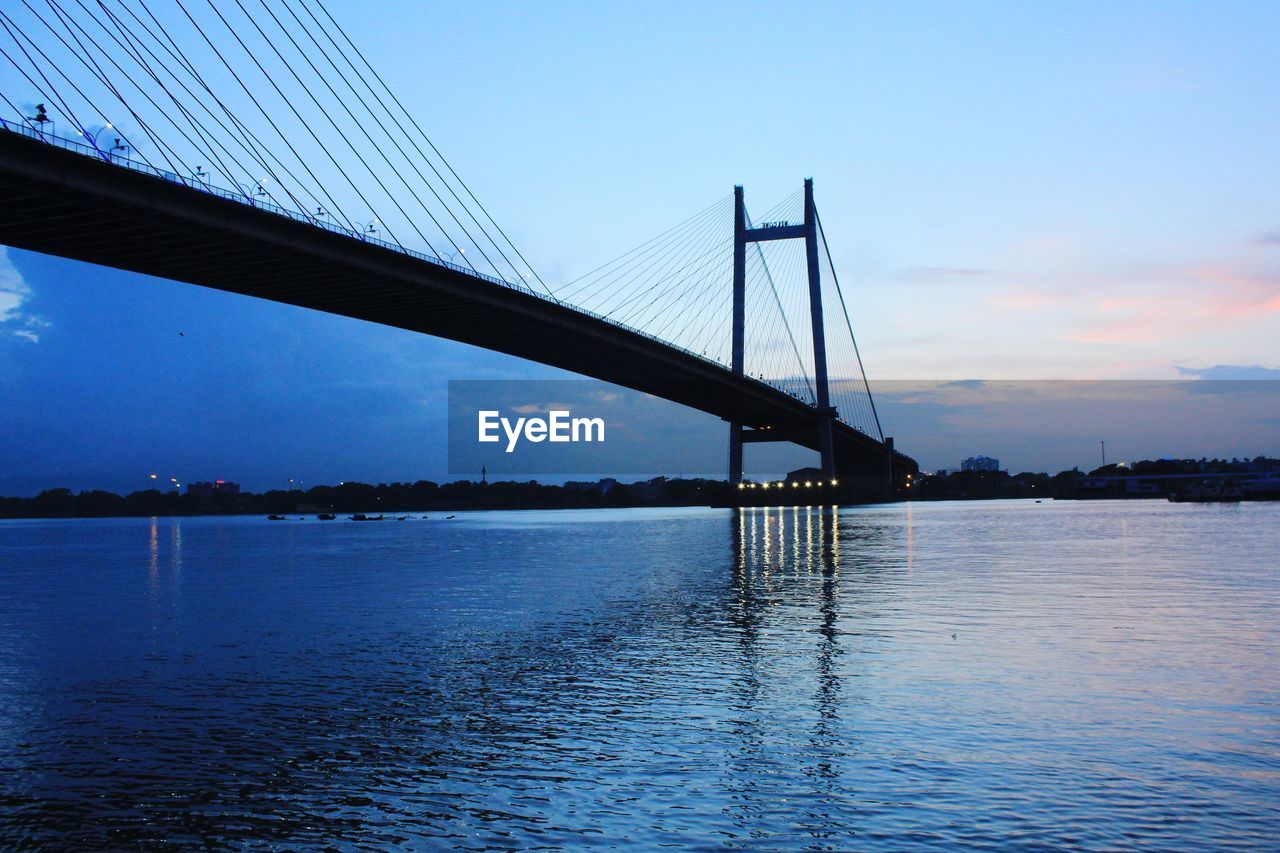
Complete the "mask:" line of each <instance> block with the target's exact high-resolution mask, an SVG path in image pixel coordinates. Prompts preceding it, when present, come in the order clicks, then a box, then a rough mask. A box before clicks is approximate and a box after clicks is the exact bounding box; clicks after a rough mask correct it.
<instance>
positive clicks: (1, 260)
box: [0, 246, 49, 343]
mask: <svg viewBox="0 0 1280 853" xmlns="http://www.w3.org/2000/svg"><path fill="white" fill-rule="evenodd" d="M30 299H31V288H30V287H28V286H27V283H26V281H25V280H23V278H22V273H20V272H18V268H17V267H15V266H14V265H13V261H11V260H10V259H9V253H8V250H7V249H5V248H4V247H3V246H0V333H4V332H7V333H9V334H11V335H13V336H14V337H17V338H22V339H23V340H27V341H30V342H32V343H38V342H39V340H40V333H39V330H40V329H44V328H47V327H48V326H49V323H48V322H47V321H45V320H44V319H42V318H40V317H37V316H36V315H34V314H30V313H27V312H26V311H25V310H24V307H25V305H26V303H27V301H28V300H30Z"/></svg>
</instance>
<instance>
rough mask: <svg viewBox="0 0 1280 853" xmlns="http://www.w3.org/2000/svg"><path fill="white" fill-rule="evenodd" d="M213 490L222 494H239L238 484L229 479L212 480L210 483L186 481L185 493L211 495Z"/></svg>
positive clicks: (206, 496)
mask: <svg viewBox="0 0 1280 853" xmlns="http://www.w3.org/2000/svg"><path fill="white" fill-rule="evenodd" d="M214 492H218V493H220V494H224V495H238V494H240V484H239V483H232V482H231V481H229V480H214V481H213V482H212V483H187V494H189V495H195V496H196V497H198V498H208V497H212V496H213V493H214Z"/></svg>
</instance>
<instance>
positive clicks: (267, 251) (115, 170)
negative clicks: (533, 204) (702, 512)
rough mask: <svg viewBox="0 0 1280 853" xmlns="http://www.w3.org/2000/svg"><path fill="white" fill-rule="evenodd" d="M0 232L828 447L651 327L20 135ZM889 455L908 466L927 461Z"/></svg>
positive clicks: (773, 404) (3, 163) (872, 447)
mask: <svg viewBox="0 0 1280 853" xmlns="http://www.w3.org/2000/svg"><path fill="white" fill-rule="evenodd" d="M0 243H4V244H6V245H9V246H14V247H16V248H21V249H28V250H31V251H35V252H42V253H45V254H49V255H57V256H60V257H64V258H71V259H74V260H79V261H87V262H89V263H94V264H101V265H103V266H108V267H114V268H117V269H123V270H128V271H131V272H137V273H143V274H146V275H152V276H157V277H160V278H165V279H171V280H174V281H180V282H186V283H190V284H196V285H201V286H204V287H211V288H216V289H218V290H225V291H230V292H234V293H241V294H245V295H248V296H255V297H258V298H261V299H270V300H273V301H276V302H283V303H287V304H290V305H297V306H301V307H304V308H312V309H316V310H319V311H326V312H329V313H332V314H340V315H343V316H347V317H353V318H357V319H360V320H368V321H371V322H375V323H381V324H384V325H387V326H394V327H396V328H401V329H408V330H411V331H415V332H422V333H424V334H429V335H435V336H438V337H443V338H449V339H451V340H455V341H460V342H462V343H467V344H472V345H474V346H479V347H484V348H485V349H491V350H496V351H499V352H504V353H508V354H510V355H514V356H518V357H520V358H525V359H529V360H532V361H537V362H540V363H543V364H547V365H551V366H554V367H559V368H562V369H565V370H568V371H571V372H573V373H577V374H581V375H584V376H589V377H593V378H595V379H600V380H603V381H606V382H612V383H615V384H618V385H621V386H625V387H629V388H634V389H636V390H639V391H642V392H645V393H651V394H655V395H657V396H660V397H663V398H666V399H669V400H672V401H674V402H677V403H681V404H683V405H686V406H690V407H692V408H695V409H699V410H701V411H704V412H707V413H709V414H712V415H716V416H718V417H721V418H724V419H725V420H729V421H736V422H738V423H742V424H745V425H748V426H750V427H753V428H756V429H763V428H765V427H769V428H771V430H781V431H786V432H787V433H788V434H790V435H793V436H794V439H793V440H795V441H796V442H797V443H799V444H802V445H805V446H808V447H812V448H815V449H816V446H817V443H816V438H815V437H814V435H815V430H814V418H815V415H814V410H813V409H812V408H811V407H809V406H808V405H806V404H805V403H804V402H802V401H800V400H797V399H795V398H793V397H791V396H789V395H788V394H786V393H784V392H782V391H779V390H777V389H775V388H773V387H771V386H768V385H766V384H764V383H762V382H759V381H757V380H754V379H750V378H748V377H743V376H734V375H733V374H732V373H731V372H730V371H729V370H728V369H726V368H724V367H723V366H721V365H719V364H716V363H713V362H710V361H707V360H706V359H703V358H700V357H698V356H696V355H694V354H692V353H688V352H685V351H683V350H679V349H676V348H674V347H671V346H669V345H667V344H665V343H663V342H661V341H658V340H655V339H653V338H650V337H648V336H646V335H643V334H641V333H638V332H635V331H632V330H629V329H626V328H622V327H620V326H618V325H616V324H613V323H610V322H609V321H607V320H604V319H602V318H599V317H596V316H593V315H590V314H587V313H584V312H581V311H578V310H576V309H573V308H569V307H566V306H563V305H560V304H557V303H555V302H553V301H551V300H549V299H546V298H543V297H539V296H536V295H534V294H532V293H528V292H525V291H522V290H520V289H517V288H514V287H510V286H504V285H502V284H499V283H496V282H492V281H488V280H486V279H483V278H480V277H477V276H473V275H470V274H468V273H466V272H462V271H459V270H456V269H452V268H450V267H447V266H444V265H441V264H437V263H433V262H431V261H427V260H423V259H421V258H417V257H413V256H411V255H407V254H404V253H401V252H397V251H393V250H391V249H387V248H384V247H381V246H378V245H376V244H373V243H368V242H365V241H362V240H359V239H357V238H355V237H352V236H349V235H346V234H339V233H334V232H331V231H328V230H325V229H323V228H319V227H316V226H314V225H311V224H309V223H306V222H299V221H295V220H292V219H289V218H287V217H284V216H280V215H278V214H275V213H271V212H269V211H265V210H260V209H256V208H253V207H251V206H249V205H246V204H243V203H241V202H238V201H233V200H230V199H225V198H221V197H218V196H215V195H212V194H210V193H206V192H203V191H200V190H197V189H192V188H190V187H186V186H183V185H181V184H178V183H174V182H171V181H167V180H164V179H162V178H158V177H154V176H151V175H147V174H144V173H140V172H136V171H132V170H129V169H125V168H122V167H120V166H115V165H111V164H107V163H103V162H101V161H97V160H94V159H92V158H89V157H85V156H83V155H80V154H76V153H74V152H70V151H65V150H62V149H60V148H56V147H54V146H52V145H49V144H46V143H43V142H40V141H37V140H32V139H27V138H25V137H22V136H20V135H18V134H14V133H9V132H0ZM834 439H835V451H836V453H835V455H836V458H837V460H838V470H840V471H841V472H842V474H843V475H844V476H845V478H846V479H849V478H852V477H857V478H861V477H864V476H867V475H868V474H869V473H870V472H872V471H875V472H883V471H885V470H887V465H886V460H887V459H888V458H889V454H890V452H891V451H889V450H888V448H886V446H885V445H884V444H882V443H881V442H879V441H877V440H875V439H872V438H870V437H868V436H866V435H865V434H863V433H861V432H859V431H857V430H855V429H853V428H852V427H849V426H847V425H844V424H837V425H836V430H835V436H834ZM892 456H893V460H894V465H893V468H894V470H895V471H900V472H902V474H905V472H906V471H908V470H910V471H914V470H915V469H916V466H915V463H914V462H913V461H912V460H911V459H909V458H908V457H905V456H902V455H901V454H897V453H894V454H892ZM880 476H882V475H880V474H877V480H878V479H879V477H880ZM899 476H901V474H900V475H899Z"/></svg>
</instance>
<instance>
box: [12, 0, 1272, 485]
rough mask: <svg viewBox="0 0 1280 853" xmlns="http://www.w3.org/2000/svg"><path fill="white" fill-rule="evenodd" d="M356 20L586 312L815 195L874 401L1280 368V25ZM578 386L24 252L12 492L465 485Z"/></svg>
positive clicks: (360, 37)
mask: <svg viewBox="0 0 1280 853" xmlns="http://www.w3.org/2000/svg"><path fill="white" fill-rule="evenodd" d="M329 6H330V9H331V10H332V11H333V13H334V15H335V16H336V17H338V18H339V20H341V21H342V23H343V24H344V25H346V26H347V27H348V29H349V31H350V32H351V35H352V37H353V38H354V39H355V40H356V41H357V43H359V44H360V45H361V46H363V47H365V48H367V49H369V51H370V53H371V55H372V56H373V58H374V62H375V64H376V65H377V67H378V69H379V70H380V71H381V73H382V74H383V76H384V77H385V78H386V79H387V81H388V82H389V83H390V84H391V86H392V88H393V89H394V90H395V91H396V92H397V93H398V94H399V95H400V96H401V98H402V99H403V100H404V101H405V102H406V104H407V106H408V107H409V109H410V111H411V112H412V113H413V114H414V115H415V116H417V117H418V118H419V119H420V121H421V122H422V124H423V125H424V127H426V128H427V130H428V132H429V133H430V134H431V135H432V138H433V139H434V140H435V142H436V143H437V144H438V145H439V146H440V148H441V149H442V150H443V151H444V152H445V153H446V155H448V156H449V158H450V160H451V161H452V163H453V165H454V166H455V167H456V168H457V169H458V171H459V172H460V173H461V174H462V175H463V176H464V177H465V178H466V179H467V181H468V182H469V184H470V185H471V186H472V188H473V189H474V190H475V191H476V193H477V195H478V196H479V197H480V198H481V199H482V200H483V201H484V202H485V203H486V205H487V206H488V207H489V209H490V211H491V212H492V213H493V214H494V216H495V218H496V219H497V220H498V221H499V222H500V223H501V224H502V225H503V227H504V228H505V229H506V230H507V232H508V234H510V236H511V237H512V239H513V240H514V241H515V242H516V244H517V245H518V246H520V247H521V249H522V251H524V253H525V255H526V256H527V257H528V258H529V260H530V261H531V262H532V263H533V264H534V266H535V267H536V268H537V269H538V270H539V272H540V273H541V274H542V276H543V278H544V279H546V280H547V281H549V282H551V283H553V284H554V283H556V282H562V281H567V280H569V279H572V278H574V277H575V276H577V275H579V274H581V273H583V272H586V271H587V270H589V269H591V268H592V267H594V266H595V265H597V264H598V263H600V262H603V261H605V260H608V259H610V258H612V257H615V256H616V255H618V254H620V253H621V252H624V251H626V250H628V249H630V248H632V247H633V246H635V245H637V244H638V243H640V242H642V241H643V240H645V239H647V238H648V237H649V236H652V235H653V234H655V233H657V232H659V231H662V230H663V229H665V228H666V227H668V226H669V225H671V224H674V223H675V222H677V221H679V220H681V219H683V218H685V217H686V216H688V215H690V214H692V213H694V212H696V211H697V210H700V209H702V208H704V207H706V206H707V205H708V204H710V203H711V202H713V201H715V200H716V199H718V198H721V197H723V196H724V195H725V194H726V193H727V192H729V191H730V189H731V188H732V186H733V184H735V183H742V184H745V186H746V191H747V198H748V203H749V205H751V206H752V207H753V208H754V209H756V210H762V209H764V208H765V207H768V206H769V205H771V204H772V203H773V202H774V201H777V200H779V199H781V198H782V197H784V196H786V195H787V194H789V193H790V192H791V191H792V190H793V189H794V188H795V187H796V186H798V184H799V182H800V181H801V179H802V178H804V177H806V176H813V177H814V178H815V182H816V186H817V196H818V203H819V206H820V208H821V210H822V216H823V223H824V226H825V228H826V231H827V235H828V238H829V239H830V242H831V247H832V251H833V253H834V255H835V260H836V264H837V266H838V267H839V269H840V273H841V281H842V284H843V285H844V287H845V288H846V291H847V292H848V293H849V295H850V297H851V300H852V304H853V306H854V314H855V316H854V323H855V327H856V329H857V331H858V334H859V341H860V343H861V345H862V351H863V355H864V358H865V361H866V364H867V369H868V372H869V373H870V374H871V376H872V377H873V378H881V379H922V378H929V379H962V378H970V377H980V378H988V379H991V378H997V379H1005V378H1023V379H1043V378H1090V379H1097V378H1177V377H1179V376H1183V375H1186V374H1187V372H1188V371H1190V372H1191V373H1192V374H1194V373H1195V372H1196V371H1198V370H1205V369H1215V368H1216V369H1217V371H1218V372H1217V373H1216V374H1213V375H1218V376H1221V375H1223V373H1224V371H1225V374H1226V375H1233V373H1232V371H1233V370H1237V372H1238V369H1239V368H1255V375H1258V374H1256V368H1257V367H1262V368H1272V369H1274V368H1277V367H1280V358H1278V357H1277V355H1276V346H1275V343H1274V341H1275V340H1276V338H1277V332H1280V209H1278V208H1277V203H1276V199H1277V198H1280V166H1278V165H1277V162H1276V158H1275V151H1276V150H1277V148H1278V143H1280V111H1277V110H1276V109H1275V107H1274V100H1275V98H1274V81H1275V80H1276V79H1280V60H1278V59H1277V58H1276V56H1277V52H1276V51H1275V49H1274V46H1275V44H1277V43H1280V7H1277V6H1276V5H1275V4H1269V3H1256V4H1252V3H1229V4H1215V5H1213V6H1210V5H1208V4H1191V3H1187V4H1176V3H1159V4H1156V3H1126V4H1102V3H1097V4H1089V3H1071V4H1015V3H992V4H983V5H978V4H940V3H938V4H933V3H931V4H854V3H835V4H821V3H811V4H804V5H803V6H801V7H797V8H788V9H786V10H782V9H780V8H779V7H778V6H777V5H776V4H763V3H732V4H730V3H697V4H674V3H660V4H621V3H610V4H599V3H577V4H574V3H564V4H550V3H522V4H515V3H510V4H508V3H475V4H426V3H416V2H415V3H410V2H388V3H383V4H379V5H378V7H377V13H376V14H369V13H368V12H367V9H368V8H369V7H368V6H367V5H365V4H354V3H345V2H339V0H333V2H332V3H330V4H329ZM0 86H3V89H4V92H5V93H6V94H8V95H12V96H13V97H14V99H15V100H16V101H19V102H26V101H30V100H33V99H34V98H33V97H32V96H31V93H29V92H25V91H22V84H21V81H19V80H17V79H16V78H15V77H14V76H13V75H12V74H6V73H3V72H0ZM180 332H181V333H182V334H181V335H180V334H179V333H180ZM1224 366H1225V367H1224ZM554 375H557V374H555V373H554V372H553V371H549V370H547V369H545V368H541V367H538V366H536V365H529V364H527V363H523V362H519V361H517V360H514V359H510V358H507V357H504V356H499V355H496V354H492V353H484V352H478V351H476V350H473V349H471V348H467V347H464V346H461V345H457V344H452V343H449V342H446V341H440V340H433V339H427V338H423V337H421V336H415V335H411V334H408V333H405V332H400V331H397V330H392V329H386V328H382V327H376V326H372V325H369V324H364V323H360V322H357V321H353V320H347V319H343V318H336V317H329V316H324V315H319V314H315V313H311V312H307V311H303V310H300V309H295V308H289V307H285V306H278V305H272V304H268V303H263V302H259V301H255V300H251V299H246V298H244V297H237V296H231V295H227V294H221V293H216V292H211V291H207V290H203V289H200V288H196V287H191V286H188V285H180V284H175V283H170V282H160V281H155V280H151V279H146V278H144V277H140V276H136V275H130V274H125V273H120V272H116V271H110V270H104V269H100V268H93V267H88V266H85V265H80V264H75V263H71V262H67V261H62V260H57V259H51V258H44V257H40V256H36V255H32V254H29V253H24V252H19V251H15V250H9V251H8V252H7V254H6V256H5V258H4V259H2V260H0V401H3V405H2V406H0V441H3V446H4V448H5V451H4V455H3V460H2V461H0V493H5V494H27V493H32V492H34V491H36V490H38V489H39V488H43V487H46V486H51V485H68V486H71V487H73V488H88V487H94V486H98V487H105V488H112V489H118V490H121V489H129V488H134V487H140V486H141V485H143V482H142V480H143V477H144V475H145V474H146V473H147V472H150V471H158V472H161V473H163V474H165V475H166V476H168V475H170V472H171V475H174V476H179V477H180V478H182V479H183V480H190V479H197V478H210V477H219V476H221V477H228V478H231V479H238V480H241V481H243V482H245V483H246V485H251V486H254V487H263V486H269V485H274V484H277V483H284V482H287V479H288V478H289V477H294V478H295V479H301V480H303V481H304V482H329V481H337V480H342V479H364V480H389V479H416V478H419V477H435V478H439V477H444V476H446V466H445V461H444V450H443V445H444V438H445V434H444V422H445V418H444V413H443V401H444V399H445V383H446V381H447V380H448V379H467V378H519V377H531V378H534V377H538V378H541V377H549V376H554ZM1261 375H1267V374H1266V372H1265V371H1264V372H1263V373H1262V374H1261ZM886 431H889V432H892V431H894V427H893V425H892V424H886ZM905 449H906V450H907V451H908V452H910V448H905ZM1276 450H1277V448H1276V447H1274V446H1269V447H1241V448H1239V452H1240V453H1241V454H1249V455H1253V454H1255V453H1263V452H1272V453H1274V452H1276ZM1060 451H1061V448H1060V447H1056V446H1055V447H1054V448H1048V447H1046V453H1045V462H1046V465H1047V464H1048V460H1049V459H1057V458H1059V457H1061V455H1062V454H1061V452H1060ZM974 452H986V453H989V454H991V455H997V456H999V455H1000V454H1001V449H1000V448H999V447H984V448H974ZM1164 452H1165V451H1164V449H1163V448H1158V447H1152V448H1151V449H1150V451H1149V453H1148V454H1147V455H1151V456H1159V455H1164ZM1028 455H1032V454H1028ZM921 461H922V462H924V463H925V464H926V466H927V467H929V466H934V467H937V466H941V467H945V466H946V465H954V460H950V459H940V460H936V461H935V460H928V459H922V460H921ZM1080 461H1081V464H1088V463H1089V462H1090V461H1091V460H1090V459H1082V460H1080Z"/></svg>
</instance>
